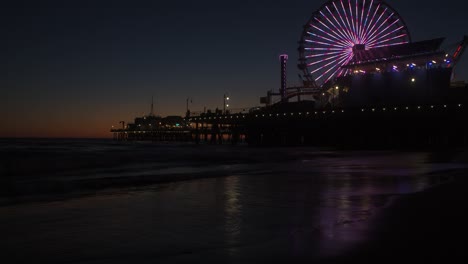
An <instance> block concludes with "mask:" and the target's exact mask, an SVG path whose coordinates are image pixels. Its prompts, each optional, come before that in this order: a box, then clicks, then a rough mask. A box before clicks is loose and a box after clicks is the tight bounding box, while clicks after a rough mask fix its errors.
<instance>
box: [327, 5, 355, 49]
mask: <svg viewBox="0 0 468 264" xmlns="http://www.w3.org/2000/svg"><path fill="white" fill-rule="evenodd" d="M342 4H343V3H342ZM333 7H335V10H336V13H337V14H338V16H339V18H340V20H341V22H342V23H343V24H342V25H343V29H345V31H346V32H347V35H348V37H349V39H350V41H351V42H354V41H355V39H354V36H353V32H352V30H351V28H350V26H349V24H347V23H346V22H345V20H344V19H343V16H342V15H341V12H340V10H339V9H338V7H337V6H336V4H335V2H333ZM327 8H328V7H327ZM328 12H329V13H330V14H332V16H333V17H334V18H335V19H336V17H335V16H334V15H333V13H332V12H331V11H330V9H328Z"/></svg>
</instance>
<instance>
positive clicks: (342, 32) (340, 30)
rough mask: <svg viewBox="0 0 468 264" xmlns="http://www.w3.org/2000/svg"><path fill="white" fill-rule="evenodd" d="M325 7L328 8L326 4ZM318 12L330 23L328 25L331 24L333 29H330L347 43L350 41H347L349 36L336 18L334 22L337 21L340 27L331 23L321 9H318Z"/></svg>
mask: <svg viewBox="0 0 468 264" xmlns="http://www.w3.org/2000/svg"><path fill="white" fill-rule="evenodd" d="M327 9H328V6H327ZM320 14H321V15H322V16H323V17H324V18H325V19H326V20H327V21H328V23H330V25H332V26H333V28H335V30H332V29H330V30H332V31H335V32H336V33H337V34H339V35H340V36H341V38H342V39H343V40H344V41H348V42H349V43H352V42H351V41H349V36H348V35H347V34H346V31H345V30H344V29H343V28H342V27H341V25H340V23H339V22H338V21H336V19H335V21H336V23H338V25H339V26H340V27H338V26H337V25H336V23H333V22H332V21H331V20H330V19H329V18H328V17H327V16H326V15H325V14H324V13H323V12H322V11H320ZM332 15H333V14H332Z"/></svg>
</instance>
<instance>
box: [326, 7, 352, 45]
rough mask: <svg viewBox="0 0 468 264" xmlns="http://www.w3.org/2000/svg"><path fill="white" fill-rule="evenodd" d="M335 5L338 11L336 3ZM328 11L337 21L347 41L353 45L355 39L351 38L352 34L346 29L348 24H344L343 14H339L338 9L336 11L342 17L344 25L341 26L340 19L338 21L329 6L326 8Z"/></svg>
mask: <svg viewBox="0 0 468 264" xmlns="http://www.w3.org/2000/svg"><path fill="white" fill-rule="evenodd" d="M333 5H334V6H335V9H336V5H335V3H333ZM326 9H327V11H328V13H329V14H330V15H331V16H332V17H333V19H334V20H335V21H336V24H338V26H339V27H340V30H341V31H342V32H343V33H344V34H345V35H346V37H347V40H348V41H349V42H351V43H352V39H353V37H352V36H351V33H350V32H349V31H348V30H347V28H346V23H345V22H344V20H343V18H342V17H341V14H340V13H339V12H338V9H336V10H337V12H338V14H339V15H340V20H341V21H342V23H343V24H341V23H340V22H339V21H338V19H337V18H336V16H335V15H334V14H333V12H332V11H331V10H330V8H328V6H327V7H326Z"/></svg>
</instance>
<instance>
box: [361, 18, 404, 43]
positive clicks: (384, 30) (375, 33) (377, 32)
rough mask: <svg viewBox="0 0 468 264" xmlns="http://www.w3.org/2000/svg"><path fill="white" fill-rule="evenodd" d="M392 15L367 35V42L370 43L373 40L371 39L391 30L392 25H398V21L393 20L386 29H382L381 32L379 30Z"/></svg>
mask: <svg viewBox="0 0 468 264" xmlns="http://www.w3.org/2000/svg"><path fill="white" fill-rule="evenodd" d="M393 14H394V13H392V14H391V15H390V16H389V17H387V19H385V20H384V21H383V22H382V23H381V24H380V26H379V27H378V28H376V29H375V30H374V31H373V32H371V33H370V35H369V38H368V40H367V41H371V40H372V39H373V37H374V36H375V35H379V34H383V33H385V32H386V31H387V30H388V29H389V28H391V27H392V26H393V25H395V24H396V23H398V21H399V20H395V21H393V22H392V23H391V24H390V25H388V26H387V27H386V28H384V29H383V30H380V28H382V27H383V26H384V25H385V24H386V23H387V22H388V21H389V19H390V18H391V17H392V16H393Z"/></svg>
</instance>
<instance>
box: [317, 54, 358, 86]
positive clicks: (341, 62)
mask: <svg viewBox="0 0 468 264" xmlns="http://www.w3.org/2000/svg"><path fill="white" fill-rule="evenodd" d="M349 57H350V56H349V55H348V56H345V57H344V58H342V59H340V60H339V61H338V63H336V64H335V65H333V66H332V67H330V68H329V69H328V70H326V71H325V72H324V73H322V75H320V76H318V77H317V80H320V79H321V78H322V77H323V76H324V75H326V74H327V73H329V72H330V71H331V70H333V69H335V68H337V67H338V69H340V68H339V67H341V66H342V65H343V63H344V62H345V61H346V60H348V59H349ZM332 76H333V74H332V75H330V76H329V77H328V79H327V80H326V81H325V83H326V82H327V81H328V80H329V79H330V77H332Z"/></svg>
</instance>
